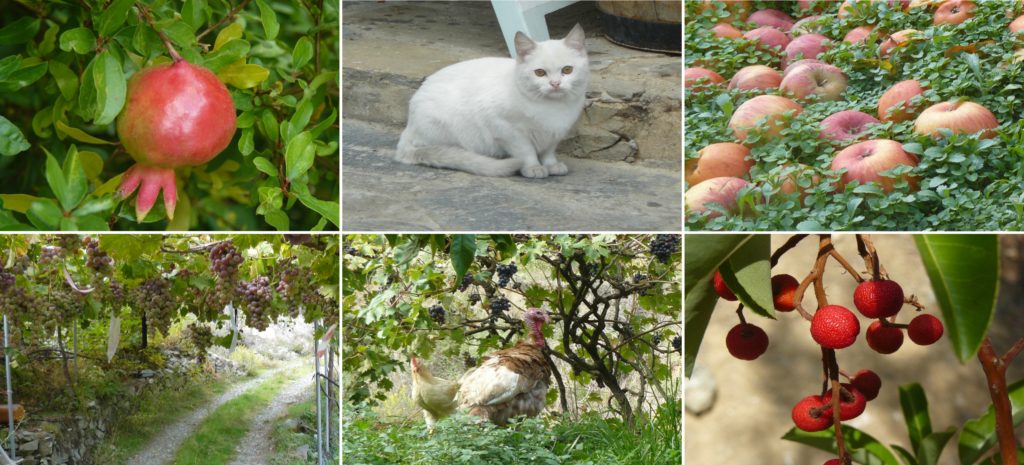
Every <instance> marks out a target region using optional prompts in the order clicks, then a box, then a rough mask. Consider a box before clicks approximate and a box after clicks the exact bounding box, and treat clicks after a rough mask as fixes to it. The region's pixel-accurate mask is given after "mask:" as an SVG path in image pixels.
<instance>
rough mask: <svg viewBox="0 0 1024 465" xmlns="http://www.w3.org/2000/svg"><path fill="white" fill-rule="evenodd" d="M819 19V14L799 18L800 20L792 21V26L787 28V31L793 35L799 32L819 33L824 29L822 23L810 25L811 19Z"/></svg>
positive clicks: (797, 34) (799, 33)
mask: <svg viewBox="0 0 1024 465" xmlns="http://www.w3.org/2000/svg"><path fill="white" fill-rule="evenodd" d="M819 19H821V15H814V16H808V17H806V18H801V19H800V21H797V22H795V23H793V27H792V28H790V29H789V33H790V34H791V35H794V36H799V35H801V34H821V33H822V31H824V29H825V26H823V25H820V24H818V25H812V24H810V23H811V22H813V21H817V20H819Z"/></svg>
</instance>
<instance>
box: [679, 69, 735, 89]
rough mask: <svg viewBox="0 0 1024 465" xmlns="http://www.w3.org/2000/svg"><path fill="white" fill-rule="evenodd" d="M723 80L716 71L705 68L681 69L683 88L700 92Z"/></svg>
mask: <svg viewBox="0 0 1024 465" xmlns="http://www.w3.org/2000/svg"><path fill="white" fill-rule="evenodd" d="M723 82H725V78H723V77H722V76H721V75H719V74H718V73H716V72H714V71H711V70H710V69H707V68H686V70H684V71H683V88H685V89H693V90H694V91H695V92H702V91H705V90H708V89H710V88H712V87H714V86H715V85H717V84H720V83H723Z"/></svg>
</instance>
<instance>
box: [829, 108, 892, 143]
mask: <svg viewBox="0 0 1024 465" xmlns="http://www.w3.org/2000/svg"><path fill="white" fill-rule="evenodd" d="M880 122H881V121H878V120H877V119H875V117H874V116H871V115H869V114H867V113H864V112H860V111H857V110H844V111H840V112H836V113H833V114H831V115H829V116H827V117H825V119H823V120H821V132H820V133H818V136H819V137H821V138H822V139H825V140H829V141H833V142H842V141H850V140H857V139H860V138H861V137H862V136H863V135H864V133H865V132H867V130H868V127H869V126H870V125H872V124H879V123H880Z"/></svg>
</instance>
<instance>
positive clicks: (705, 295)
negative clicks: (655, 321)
mask: <svg viewBox="0 0 1024 465" xmlns="http://www.w3.org/2000/svg"><path fill="white" fill-rule="evenodd" d="M686 240H687V241H689V240H690V238H689V237H687V238H686ZM686 253H687V254H689V249H686ZM686 279H687V281H689V279H690V277H689V276H687V277H686ZM687 284H689V282H687ZM684 300H685V304H686V305H685V309H684V311H683V318H684V320H685V322H684V330H685V332H686V348H685V349H686V350H685V351H684V353H683V354H684V356H685V363H686V366H685V368H686V371H685V376H687V377H689V376H690V374H691V373H692V372H693V364H694V362H696V360H697V352H698V351H699V350H700V344H701V342H702V341H703V340H704V332H705V331H707V328H708V323H709V322H710V321H711V315H712V313H714V310H715V304H716V303H718V294H717V293H716V292H715V289H714V286H713V285H712V283H711V278H706V279H703V280H701V281H700V282H698V283H697V284H696V285H695V286H693V287H692V288H691V289H690V290H689V291H687V292H686V298H685V299H684Z"/></svg>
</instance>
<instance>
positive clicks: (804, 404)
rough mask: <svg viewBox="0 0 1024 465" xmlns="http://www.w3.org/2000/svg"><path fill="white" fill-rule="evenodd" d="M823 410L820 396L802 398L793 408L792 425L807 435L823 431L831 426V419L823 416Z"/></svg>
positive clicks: (823, 404) (823, 406)
mask: <svg viewBox="0 0 1024 465" xmlns="http://www.w3.org/2000/svg"><path fill="white" fill-rule="evenodd" d="M825 408H826V406H825V403H824V402H823V401H822V397H821V396H817V395H809V396H807V397H804V398H803V399H800V401H799V402H797V403H796V405H794V406H793V412H792V418H793V424H795V425H796V427H797V428H800V429H802V430H804V431H807V432H808V433H813V432H815V431H824V430H826V429H828V427H829V426H832V417H831V416H830V415H826V414H825Z"/></svg>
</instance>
